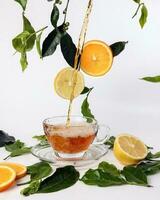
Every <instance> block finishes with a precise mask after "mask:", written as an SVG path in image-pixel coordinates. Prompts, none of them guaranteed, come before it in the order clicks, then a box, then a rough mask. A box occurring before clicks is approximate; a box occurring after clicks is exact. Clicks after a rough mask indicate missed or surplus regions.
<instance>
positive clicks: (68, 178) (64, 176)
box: [36, 166, 79, 193]
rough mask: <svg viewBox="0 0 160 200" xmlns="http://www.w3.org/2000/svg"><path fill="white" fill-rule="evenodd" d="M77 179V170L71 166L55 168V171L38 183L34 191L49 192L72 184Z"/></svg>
mask: <svg viewBox="0 0 160 200" xmlns="http://www.w3.org/2000/svg"><path fill="white" fill-rule="evenodd" d="M78 179H79V172H78V171H77V170H76V169H75V168H74V167H73V166H66V167H62V168H58V169H56V172H55V173H54V174H53V175H51V176H50V177H48V178H46V179H45V180H43V181H42V182H41V183H40V187H39V189H38V191H37V192H36V193H50V192H56V191H59V190H63V189H65V188H68V187H70V186H72V185H74V184H75V183H76V182H77V181H78Z"/></svg>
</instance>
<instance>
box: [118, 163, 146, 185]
mask: <svg viewBox="0 0 160 200" xmlns="http://www.w3.org/2000/svg"><path fill="white" fill-rule="evenodd" d="M121 173H122V174H123V175H124V177H125V178H126V180H127V182H128V184H132V185H142V186H148V181H147V176H146V175H145V173H144V172H143V171H142V170H141V169H140V168H136V167H132V166H127V167H124V168H123V170H122V172H121Z"/></svg>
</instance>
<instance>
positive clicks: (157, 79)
mask: <svg viewBox="0 0 160 200" xmlns="http://www.w3.org/2000/svg"><path fill="white" fill-rule="evenodd" d="M142 80H145V81H149V82H153V83H159V82H160V76H153V77H151V76H148V77H144V78H142Z"/></svg>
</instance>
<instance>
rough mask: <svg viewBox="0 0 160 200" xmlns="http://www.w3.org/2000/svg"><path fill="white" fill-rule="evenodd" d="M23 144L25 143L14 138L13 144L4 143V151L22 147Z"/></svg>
mask: <svg viewBox="0 0 160 200" xmlns="http://www.w3.org/2000/svg"><path fill="white" fill-rule="evenodd" d="M24 145H25V144H24V143H23V142H21V141H20V140H16V141H15V143H13V144H8V145H5V149H6V151H9V152H12V151H14V150H16V149H21V148H23V147H24Z"/></svg>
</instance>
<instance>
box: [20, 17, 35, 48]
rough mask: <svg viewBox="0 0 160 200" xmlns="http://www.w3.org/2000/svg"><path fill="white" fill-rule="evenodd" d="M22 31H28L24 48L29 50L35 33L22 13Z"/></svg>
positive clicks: (32, 45) (33, 41)
mask: <svg viewBox="0 0 160 200" xmlns="http://www.w3.org/2000/svg"><path fill="white" fill-rule="evenodd" d="M23 31H27V32H29V33H30V35H29V36H28V37H27V40H26V48H25V50H26V51H30V50H32V49H33V47H34V44H35V40H36V33H35V30H34V28H33V26H32V25H31V23H30V21H29V20H28V19H27V18H26V17H25V16H24V15H23Z"/></svg>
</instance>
